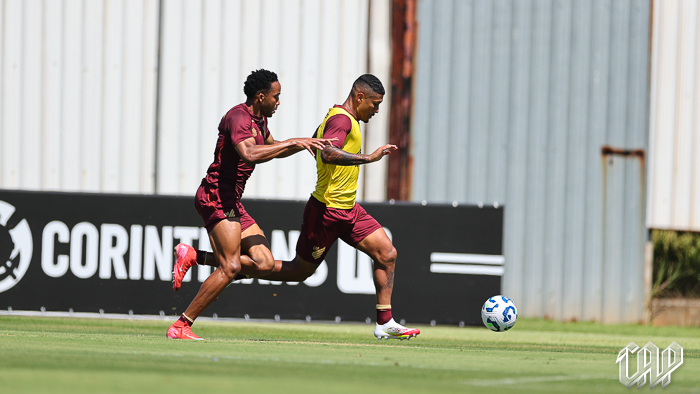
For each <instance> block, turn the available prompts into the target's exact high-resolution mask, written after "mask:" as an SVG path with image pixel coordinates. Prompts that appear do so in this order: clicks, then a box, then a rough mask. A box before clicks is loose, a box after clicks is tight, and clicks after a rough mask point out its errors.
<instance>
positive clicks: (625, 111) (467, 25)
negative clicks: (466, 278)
mask: <svg viewBox="0 0 700 394" xmlns="http://www.w3.org/2000/svg"><path fill="white" fill-rule="evenodd" d="M417 18H418V25H419V30H418V39H417V42H418V44H417V46H418V48H417V58H416V67H417V71H416V75H415V90H414V100H415V102H414V106H413V108H414V115H413V125H412V134H411V141H412V146H413V149H412V155H413V157H412V159H413V163H414V167H413V168H414V172H413V179H412V185H413V186H412V197H411V199H412V200H413V201H427V202H453V201H454V202H457V203H483V204H505V207H506V209H505V213H506V214H505V230H504V231H505V235H504V253H505V259H506V263H505V267H506V269H505V274H504V276H503V291H504V292H505V293H506V294H508V295H509V296H510V297H511V298H512V299H513V300H515V302H516V303H517V305H518V306H519V310H520V311H521V312H522V313H523V314H524V315H525V316H532V317H549V318H554V319H560V320H595V321H605V322H623V321H626V322H629V321H640V320H642V319H643V310H644V289H643V280H642V279H641V278H643V275H642V273H643V261H644V259H643V249H644V241H645V239H644V234H645V231H644V230H645V228H644V220H643V217H644V215H643V212H642V211H641V210H640V207H643V206H644V202H645V194H644V186H643V185H644V176H645V171H644V166H643V165H641V166H640V165H639V161H636V162H635V160H636V159H634V158H622V157H620V158H619V157H617V156H615V157H614V158H613V163H614V168H613V167H611V168H607V167H606V166H608V164H605V163H607V161H605V160H602V159H601V147H602V146H605V145H611V146H614V147H615V148H618V149H620V150H622V151H625V150H638V149H641V150H642V151H645V150H646V148H647V132H648V123H647V122H648V89H649V87H648V76H649V72H648V64H649V63H648V59H649V54H648V48H649V24H650V2H649V1H632V0H621V1H612V0H586V1H567V0H550V1H545V0H522V1H520V0H518V1H515V0H499V1H491V2H485V1H457V0H453V1H435V0H421V1H419V3H418V15H417ZM618 162H619V163H618ZM635 163H636V164H635ZM605 174H607V176H605ZM606 185H607V187H606ZM622 221H626V222H622ZM621 223H627V224H625V225H620V224H621ZM629 223H631V224H629ZM618 242H620V243H619V244H618ZM623 272H624V275H623V274H622V273H623ZM630 278H632V279H630ZM626 280H631V282H632V283H625V281H626ZM610 297H620V298H619V300H621V301H622V302H617V301H616V302H615V303H610V302H606V300H609V299H610Z"/></svg>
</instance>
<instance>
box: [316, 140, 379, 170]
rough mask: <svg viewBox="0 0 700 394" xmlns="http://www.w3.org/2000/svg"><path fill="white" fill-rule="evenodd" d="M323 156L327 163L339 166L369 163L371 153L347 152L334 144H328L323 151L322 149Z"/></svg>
mask: <svg viewBox="0 0 700 394" xmlns="http://www.w3.org/2000/svg"><path fill="white" fill-rule="evenodd" d="M321 157H322V158H323V161H324V162H325V163H330V164H336V165H339V166H355V165H358V164H364V163H369V155H363V154H354V153H350V152H346V151H344V150H342V149H339V148H338V147H336V146H333V145H328V146H326V147H325V148H323V151H321Z"/></svg>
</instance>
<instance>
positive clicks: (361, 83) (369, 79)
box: [352, 74, 385, 96]
mask: <svg viewBox="0 0 700 394" xmlns="http://www.w3.org/2000/svg"><path fill="white" fill-rule="evenodd" d="M360 89H369V90H371V91H373V92H374V93H377V94H380V95H382V96H383V95H384V93H385V92H384V85H382V81H380V80H379V78H377V77H375V76H374V75H372V74H362V75H360V77H359V78H357V79H356V80H355V82H354V83H353V84H352V90H353V91H356V90H360Z"/></svg>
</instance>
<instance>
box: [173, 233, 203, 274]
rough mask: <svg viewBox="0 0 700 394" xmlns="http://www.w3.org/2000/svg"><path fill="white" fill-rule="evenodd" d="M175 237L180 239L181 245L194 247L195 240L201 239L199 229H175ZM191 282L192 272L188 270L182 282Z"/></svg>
mask: <svg viewBox="0 0 700 394" xmlns="http://www.w3.org/2000/svg"><path fill="white" fill-rule="evenodd" d="M173 237H175V238H177V239H179V240H180V243H183V244H187V245H190V246H192V245H194V240H195V239H197V238H198V237H199V227H179V226H178V227H175V228H174V229H173ZM191 280H192V270H188V271H187V273H186V274H185V277H184V278H182V281H183V282H189V281H191Z"/></svg>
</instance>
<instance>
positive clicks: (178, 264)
mask: <svg viewBox="0 0 700 394" xmlns="http://www.w3.org/2000/svg"><path fill="white" fill-rule="evenodd" d="M193 265H197V251H196V250H195V249H194V248H193V247H191V246H190V245H186V244H177V246H176V247H175V265H174V266H173V290H175V291H178V290H180V286H181V285H182V278H184V277H185V274H186V273H187V270H189V269H190V267H192V266H193Z"/></svg>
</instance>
